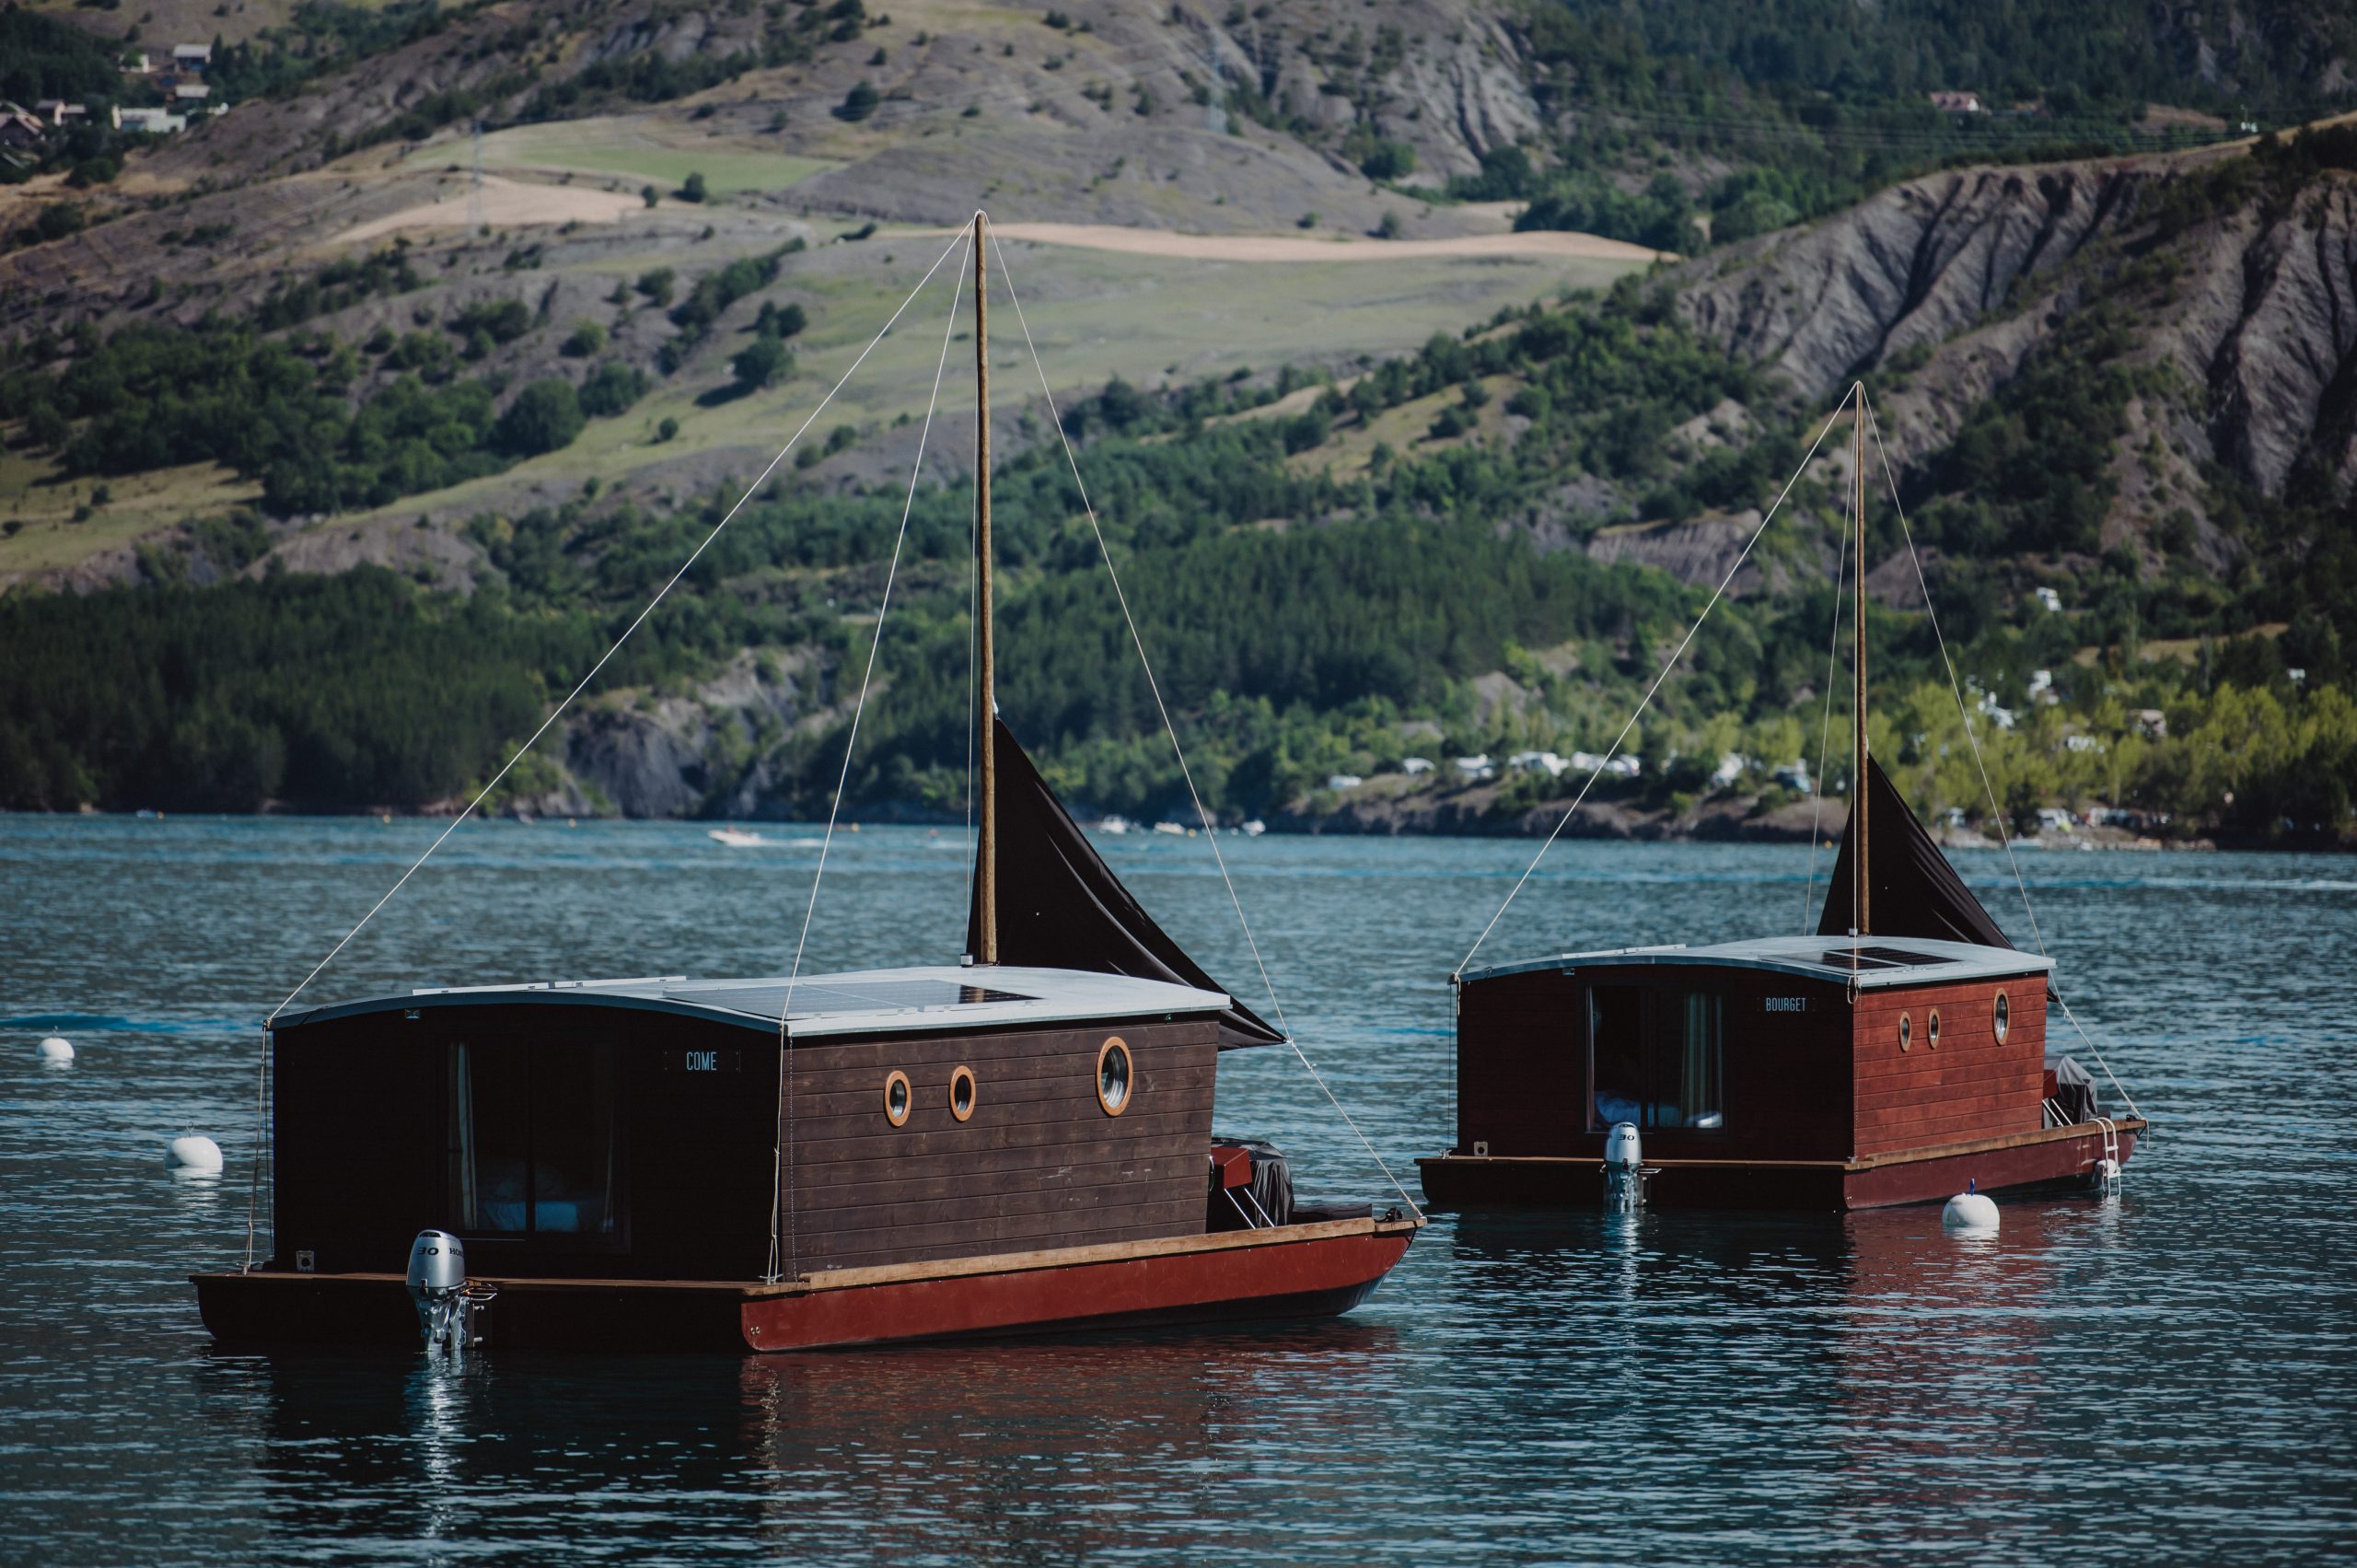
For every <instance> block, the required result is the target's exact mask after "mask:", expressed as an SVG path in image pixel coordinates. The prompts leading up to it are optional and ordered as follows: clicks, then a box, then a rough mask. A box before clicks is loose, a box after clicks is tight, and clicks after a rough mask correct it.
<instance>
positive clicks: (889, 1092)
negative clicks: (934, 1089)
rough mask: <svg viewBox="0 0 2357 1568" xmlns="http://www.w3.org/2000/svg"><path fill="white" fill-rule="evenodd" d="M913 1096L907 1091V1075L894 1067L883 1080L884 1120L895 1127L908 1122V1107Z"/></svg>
mask: <svg viewBox="0 0 2357 1568" xmlns="http://www.w3.org/2000/svg"><path fill="white" fill-rule="evenodd" d="M914 1103H915V1097H914V1096H913V1095H911V1093H910V1092H909V1075H908V1074H906V1073H903V1072H901V1071H900V1069H898V1068H894V1069H893V1071H892V1073H891V1075H890V1076H888V1077H887V1078H886V1079H885V1080H884V1120H885V1121H889V1122H890V1123H891V1124H892V1125H893V1126H895V1127H905V1126H907V1125H908V1124H909V1109H910V1107H911V1106H912V1105H913V1104H914Z"/></svg>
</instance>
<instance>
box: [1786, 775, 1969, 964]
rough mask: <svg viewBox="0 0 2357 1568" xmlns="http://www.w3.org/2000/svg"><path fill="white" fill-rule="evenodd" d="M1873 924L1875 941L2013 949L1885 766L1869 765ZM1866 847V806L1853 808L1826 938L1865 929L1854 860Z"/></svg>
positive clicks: (1828, 897) (1830, 893)
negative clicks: (1858, 911)
mask: <svg viewBox="0 0 2357 1568" xmlns="http://www.w3.org/2000/svg"><path fill="white" fill-rule="evenodd" d="M1865 799H1866V800H1867V802H1868V803H1869V809H1868V814H1867V817H1866V831H1867V833H1868V834H1869V835H1870V836H1869V838H1868V841H1867V854H1866V873H1867V875H1868V876H1869V877H1871V878H1872V879H1873V884H1874V885H1873V886H1872V887H1871V888H1869V889H1867V900H1866V919H1867V921H1868V923H1870V924H1871V925H1872V927H1873V930H1872V932H1871V935H1875V936H1917V937H1923V938H1927V939H1931V940H1937V941H1946V942H1976V943H1979V944H1980V946H1981V947H2012V946H2013V943H2011V942H2010V941H2008V940H2006V938H2005V934H2004V932H2003V931H2002V930H2000V929H1999V928H1998V925H1997V922H1996V921H1995V920H1994V919H1993V918H1991V915H1990V913H1989V912H1988V911H1987V910H1985V909H1983V908H1981V907H1980V900H1979V899H1976V898H1974V897H1973V896H1972V889H1969V888H1968V887H1966V886H1965V885H1964V878H1963V877H1958V876H1957V875H1956V867H1955V866H1953V865H1949V864H1948V857H1947V856H1946V855H1944V854H1941V853H1940V846H1939V845H1938V844H1935V843H1933V842H1932V835H1931V834H1929V833H1927V832H1925V831H1924V830H1923V826H1922V823H1920V822H1918V821H1916V820H1915V813H1914V811H1913V810H1912V809H1910V807H1909V806H1908V804H1907V801H1906V797H1904V796H1901V795H1900V794H1899V793H1898V787H1897V786H1896V785H1894V784H1892V783H1891V782H1890V779H1889V777H1888V776H1887V774H1885V773H1884V772H1883V771H1882V765H1881V764H1880V763H1878V762H1876V761H1875V760H1874V759H1873V758H1872V757H1868V758H1867V759H1866V792H1865ZM1857 842H1858V802H1857V801H1856V800H1855V799H1854V798H1853V799H1852V801H1851V803H1850V825H1849V827H1848V829H1847V830H1845V831H1844V832H1843V833H1842V835H1841V853H1840V855H1839V856H1838V857H1836V858H1835V860H1834V862H1833V884H1832V886H1830V887H1829V888H1828V889H1826V890H1825V912H1824V914H1823V915H1822V916H1820V917H1819V918H1818V920H1817V935H1819V936H1846V935H1849V934H1850V932H1851V930H1852V928H1853V927H1854V926H1855V925H1856V924H1857V920H1856V917H1855V915H1854V914H1853V913H1852V907H1853V895H1854V892H1855V882H1856V872H1855V870H1854V869H1853V868H1852V865H1851V861H1850V857H1851V854H1852V852H1853V851H1854V849H1855V847H1856V845H1857Z"/></svg>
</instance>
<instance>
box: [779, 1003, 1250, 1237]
mask: <svg viewBox="0 0 2357 1568" xmlns="http://www.w3.org/2000/svg"><path fill="white" fill-rule="evenodd" d="M1114 1035H1119V1036H1120V1038H1121V1040H1123V1041H1124V1042H1125V1043H1127V1045H1128V1046H1129V1048H1130V1052H1131V1060H1132V1064H1133V1076H1132V1086H1131V1093H1130V1099H1129V1102H1128V1104H1127V1106H1126V1107H1125V1109H1123V1111H1122V1113H1121V1114H1120V1116H1108V1115H1106V1114H1105V1112H1104V1110H1103V1109H1102V1108H1101V1107H1100V1106H1099V1105H1098V1104H1097V1051H1098V1049H1099V1047H1101V1046H1102V1045H1103V1044H1104V1042H1105V1040H1107V1039H1108V1038H1109V1037H1111V1036H1114ZM1217 1063H1218V1035H1217V1028H1216V1026H1215V1025H1213V1023H1212V1022H1211V1021H1210V1020H1207V1019H1205V1020H1182V1021H1179V1022H1172V1023H1151V1024H1112V1025H1107V1026H1103V1027H1090V1028H1065V1029H1054V1030H1041V1031H1025V1032H1015V1033H1004V1034H981V1035H962V1036H961V1035H935V1036H917V1037H899V1038H895V1039H890V1040H846V1041H841V1042H831V1041H814V1042H811V1043H807V1044H803V1045H798V1046H796V1047H795V1051H794V1053H793V1063H792V1079H793V1081H792V1084H791V1086H790V1089H791V1097H790V1098H791V1106H792V1121H793V1139H792V1142H793V1156H792V1158H791V1160H790V1161H788V1162H787V1166H786V1170H785V1175H784V1180H783V1183H782V1185H783V1189H784V1191H783V1194H782V1202H783V1203H784V1208H785V1211H786V1213H787V1214H788V1215H789V1218H790V1222H791V1223H790V1225H788V1237H787V1239H786V1250H787V1251H788V1253H789V1254H790V1257H789V1262H791V1263H792V1264H794V1265H795V1266H798V1268H799V1269H800V1271H801V1272H806V1273H808V1272H824V1271H829V1270H835V1269H846V1268H872V1267H878V1266H882V1265H886V1264H891V1263H906V1262H917V1261H923V1260H932V1259H939V1258H954V1257H964V1256H970V1255H988V1254H993V1253H1002V1252H1014V1251H1022V1250H1026V1249H1034V1248H1039V1247H1042V1246H1053V1247H1067V1246H1069V1247H1080V1246H1089V1245H1094V1244H1097V1243H1102V1242H1115V1241H1143V1240H1152V1239H1155V1238H1159V1237H1173V1236H1187V1235H1193V1234H1196V1233H1199V1232H1201V1231H1202V1228H1203V1204H1204V1201H1205V1195H1206V1176H1205V1165H1204V1158H1205V1155H1206V1152H1207V1151H1208V1149H1209V1147H1210V1144H1211V1132H1212V1102H1213V1091H1214V1088H1215V1086H1216V1081H1217V1075H1218V1064H1217ZM961 1064H962V1065H965V1066H968V1067H970V1068H971V1069H972V1070H973V1073H974V1077H975V1096H974V1111H973V1115H972V1117H971V1118H970V1120H968V1121H963V1122H960V1121H958V1120H957V1118H956V1116H955V1115H954V1114H953V1113H952V1111H951V1109H950V1102H949V1086H950V1076H951V1074H952V1072H953V1070H954V1069H955V1068H957V1067H958V1066H959V1065H961ZM896 1069H897V1070H898V1071H900V1072H902V1073H905V1074H908V1078H909V1085H910V1089H911V1109H910V1114H909V1119H908V1121H907V1124H906V1125H904V1126H900V1127H894V1126H893V1125H892V1124H891V1121H889V1119H888V1117H887V1116H886V1115H885V1112H884V1086H885V1082H886V1079H887V1076H888V1074H890V1073H892V1072H893V1071H894V1070H896Z"/></svg>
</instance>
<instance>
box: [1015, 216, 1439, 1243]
mask: <svg viewBox="0 0 2357 1568" xmlns="http://www.w3.org/2000/svg"><path fill="white" fill-rule="evenodd" d="M990 242H991V250H992V252H993V254H994V255H996V256H997V257H998V270H999V276H1000V278H1001V279H1003V280H1004V283H1005V285H1006V297H1007V300H1008V303H1010V304H1012V305H1013V306H1014V307H1015V319H1016V325H1018V326H1020V327H1021V328H1022V329H1023V344H1024V347H1025V348H1027V349H1028V350H1029V351H1030V354H1031V367H1032V369H1033V370H1034V371H1036V372H1037V373H1038V374H1039V397H1040V400H1041V401H1043V402H1045V403H1046V404H1047V405H1048V421H1049V423H1050V424H1053V425H1054V426H1055V429H1056V438H1057V439H1058V440H1059V441H1061V442H1062V443H1063V450H1064V462H1065V463H1066V464H1067V465H1068V466H1069V467H1070V468H1071V470H1072V482H1073V486H1074V489H1075V490H1077V491H1078V492H1079V493H1080V505H1081V510H1082V511H1083V512H1084V513H1086V515H1087V517H1088V527H1089V531H1090V532H1092V533H1094V534H1095V535H1096V536H1097V555H1098V556H1099V557H1100V558H1101V559H1102V560H1103V561H1104V563H1105V575H1106V578H1107V580H1109V582H1111V584H1112V585H1113V599H1114V602H1115V603H1117V604H1119V605H1120V607H1121V620H1122V621H1123V622H1124V623H1125V624H1126V625H1127V626H1128V627H1129V630H1130V643H1131V645H1132V646H1133V647H1135V648H1136V649H1137V651H1138V664H1139V666H1140V667H1141V668H1143V669H1144V671H1145V684H1146V690H1147V691H1150V692H1151V693H1153V696H1154V706H1155V712H1156V713H1158V714H1161V716H1162V732H1163V733H1164V734H1165V735H1167V736H1168V737H1169V738H1170V750H1171V753H1172V755H1174V756H1176V757H1177V758H1178V759H1179V777H1180V778H1181V779H1183V780H1185V781H1186V784H1187V797H1188V799H1189V800H1190V801H1191V802H1193V804H1194V807H1195V817H1196V819H1197V820H1198V821H1200V822H1202V825H1203V839H1204V842H1207V843H1209V844H1210V845H1211V851H1212V859H1213V862H1214V863H1215V864H1216V865H1218V866H1219V877H1220V880H1221V881H1222V882H1223V883H1225V885H1226V888H1227V901H1228V903H1229V904H1230V905H1231V906H1232V907H1233V908H1234V909H1235V911H1236V923H1237V925H1238V926H1239V927H1241V928H1242V929H1243V932H1244V944H1245V946H1246V947H1248V948H1250V949H1251V953H1252V964H1253V967H1254V968H1255V969H1257V970H1260V984H1261V986H1262V988H1263V989H1265V990H1266V991H1267V992H1268V993H1269V1006H1270V1007H1271V1010H1272V1011H1274V1012H1275V1014H1276V1015H1277V1028H1279V1029H1280V1030H1282V1031H1283V1034H1284V1038H1285V1043H1286V1044H1287V1045H1289V1046H1291V1047H1292V1048H1293V1053H1294V1055H1295V1057H1296V1058H1298V1059H1299V1061H1300V1063H1301V1064H1302V1066H1303V1068H1304V1069H1306V1071H1307V1072H1308V1074H1309V1078H1310V1082H1312V1083H1314V1084H1316V1085H1317V1086H1318V1090H1319V1092H1321V1093H1322V1094H1324V1095H1325V1097H1326V1101H1327V1103H1328V1104H1329V1105H1331V1106H1332V1107H1333V1108H1334V1113H1335V1114H1336V1115H1337V1116H1340V1117H1341V1119H1342V1124H1343V1125H1344V1126H1346V1127H1348V1128H1349V1129H1350V1130H1351V1132H1352V1133H1353V1136H1355V1137H1356V1138H1357V1139H1358V1141H1359V1144H1360V1146H1361V1147H1362V1148H1364V1149H1365V1150H1366V1152H1367V1157H1368V1158H1370V1159H1372V1160H1374V1161H1375V1166H1376V1169H1377V1170H1380V1171H1381V1172H1383V1179H1385V1180H1387V1181H1388V1182H1390V1183H1391V1190H1392V1191H1395V1192H1397V1193H1399V1201H1400V1202H1403V1203H1405V1204H1407V1205H1408V1212H1409V1213H1410V1214H1414V1215H1415V1216H1416V1217H1417V1218H1419V1219H1422V1217H1423V1210H1422V1209H1421V1208H1419V1207H1418V1206H1417V1203H1416V1201H1415V1200H1414V1199H1413V1198H1411V1197H1410V1196H1408V1189H1407V1188H1406V1187H1404V1186H1402V1185H1401V1184H1400V1181H1399V1178H1398V1177H1397V1176H1394V1175H1392V1174H1391V1167H1389V1166H1388V1165H1386V1164H1385V1163H1384V1160H1383V1156H1382V1154H1381V1153H1380V1152H1378V1151H1377V1150H1376V1146H1375V1144H1374V1142H1373V1141H1372V1140H1371V1139H1369V1138H1368V1137H1367V1135H1366V1134H1365V1133H1364V1132H1361V1131H1360V1130H1359V1124H1358V1123H1357V1122H1356V1121H1353V1120H1352V1119H1351V1113H1350V1112H1349V1111H1348V1110H1346V1109H1343V1108H1342V1102H1341V1100H1340V1099H1339V1098H1336V1097H1335V1094H1334V1091H1333V1090H1332V1089H1331V1088H1330V1087H1329V1086H1328V1085H1327V1083H1326V1079H1325V1076H1324V1074H1320V1073H1319V1072H1318V1065H1317V1063H1314V1062H1312V1061H1310V1060H1309V1055H1308V1053H1307V1052H1306V1051H1303V1050H1302V1048H1301V1041H1300V1040H1296V1039H1295V1037H1294V1030H1293V1025H1292V1023H1291V1022H1290V1021H1289V1020H1288V1019H1287V1018H1286V1017H1285V1005H1284V1004H1283V1002H1282V1001H1280V1000H1278V997H1277V986H1276V981H1273V980H1271V979H1270V977H1269V966H1268V963H1267V961H1266V960H1265V959H1263V958H1261V956H1260V939H1259V938H1258V937H1256V936H1255V935H1253V934H1252V922H1251V921H1250V919H1249V918H1248V917H1247V916H1246V914H1245V912H1244V900H1243V899H1242V898H1241V897H1239V896H1238V895H1237V891H1236V878H1235V877H1231V876H1229V875H1228V870H1227V856H1225V854H1221V853H1220V847H1219V830H1218V829H1217V828H1216V827H1214V826H1213V824H1212V818H1211V813H1210V812H1209V811H1206V810H1205V809H1204V808H1203V797H1202V794H1201V793H1200V792H1198V791H1197V789H1196V788H1195V774H1194V770H1193V769H1191V768H1190V767H1189V766H1188V765H1187V749H1186V748H1185V747H1183V746H1181V745H1179V726H1177V725H1175V724H1173V723H1172V722H1171V718H1170V707H1169V704H1168V703H1165V702H1164V701H1163V699H1162V682H1161V681H1159V680H1157V679H1155V674H1154V661H1153V660H1152V659H1151V658H1149V657H1147V656H1146V651H1145V638H1144V636H1143V635H1141V634H1140V633H1139V632H1138V622H1137V617H1135V616H1134V615H1132V614H1131V613H1130V596H1129V594H1128V593H1127V592H1126V591H1125V590H1124V589H1123V588H1122V587H1121V575H1120V572H1118V571H1116V570H1115V569H1114V566H1113V552H1112V548H1111V547H1110V546H1109V545H1108V544H1107V543H1106V540H1105V529H1104V528H1103V527H1101V526H1100V525H1099V524H1098V522H1097V505H1096V503H1094V502H1092V501H1091V500H1089V498H1088V484H1087V482H1086V481H1085V480H1083V479H1082V478H1081V477H1080V459H1079V457H1078V456H1077V455H1076V454H1074V451H1073V447H1072V437H1071V436H1068V435H1067V434H1065V432H1064V425H1063V420H1062V417H1061V416H1060V415H1059V414H1058V412H1057V410H1056V395H1055V392H1054V390H1053V389H1051V388H1050V387H1049V385H1048V367H1047V365H1046V363H1045V362H1044V361H1042V360H1041V359H1040V357H1039V344H1038V343H1036V342H1034V341H1033V340H1032V337H1031V323H1030V322H1029V320H1028V319H1026V318H1025V316H1024V314H1023V301H1022V299H1021V297H1020V296H1017V295H1016V292H1015V274H1014V273H1011V272H1009V271H1008V270H1007V265H1006V253H1005V251H1004V250H1002V249H1001V248H1000V246H999V243H998V236H997V235H996V234H993V235H991V236H990Z"/></svg>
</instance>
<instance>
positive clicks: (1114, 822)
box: [1097, 817, 1137, 839]
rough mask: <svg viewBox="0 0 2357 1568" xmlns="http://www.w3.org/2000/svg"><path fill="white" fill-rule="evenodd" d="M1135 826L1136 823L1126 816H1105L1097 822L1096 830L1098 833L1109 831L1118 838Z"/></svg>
mask: <svg viewBox="0 0 2357 1568" xmlns="http://www.w3.org/2000/svg"><path fill="white" fill-rule="evenodd" d="M1136 826H1137V824H1136V823H1134V822H1132V821H1131V820H1130V819H1128V818H1127V817H1107V818H1104V819H1101V820H1100V821H1098V822H1097V831H1098V832H1100V833H1110V834H1112V835H1113V836H1114V837H1115V838H1117V839H1118V838H1120V836H1121V835H1122V834H1123V833H1126V832H1128V831H1129V830H1131V829H1132V828H1134V827H1136Z"/></svg>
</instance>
